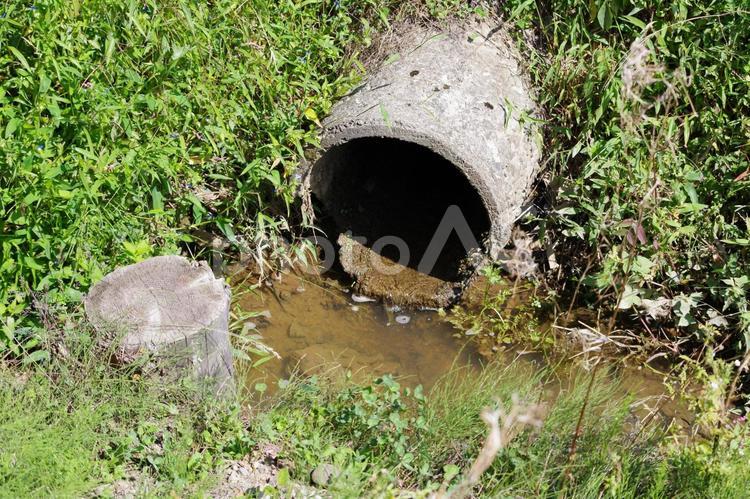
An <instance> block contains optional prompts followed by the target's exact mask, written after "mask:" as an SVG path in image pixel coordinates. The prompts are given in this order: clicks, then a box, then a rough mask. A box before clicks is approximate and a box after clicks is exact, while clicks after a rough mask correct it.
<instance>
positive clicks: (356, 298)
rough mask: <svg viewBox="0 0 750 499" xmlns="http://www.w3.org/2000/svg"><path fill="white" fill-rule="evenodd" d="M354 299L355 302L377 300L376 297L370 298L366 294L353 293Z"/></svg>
mask: <svg viewBox="0 0 750 499" xmlns="http://www.w3.org/2000/svg"><path fill="white" fill-rule="evenodd" d="M352 301H353V302H355V303H367V302H371V301H375V298H370V297H369V296H364V295H357V294H353V295H352Z"/></svg>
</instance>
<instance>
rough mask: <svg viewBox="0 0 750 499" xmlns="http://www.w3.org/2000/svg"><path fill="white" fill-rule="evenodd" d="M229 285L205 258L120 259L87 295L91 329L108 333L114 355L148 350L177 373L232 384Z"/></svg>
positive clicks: (129, 357) (221, 387)
mask: <svg viewBox="0 0 750 499" xmlns="http://www.w3.org/2000/svg"><path fill="white" fill-rule="evenodd" d="M230 296H231V293H230V291H229V287H228V286H227V285H226V284H225V282H224V280H223V279H216V278H215V277H214V275H213V272H212V271H211V269H210V268H209V266H208V265H207V264H206V263H205V262H200V263H198V262H195V263H193V262H190V261H189V260H187V259H186V258H183V257H179V256H159V257H154V258H150V259H148V260H145V261H143V262H140V263H137V264H135V265H129V266H127V267H122V268H119V269H117V270H115V271H114V272H112V273H111V274H109V275H107V276H106V277H105V278H104V279H102V280H101V281H100V282H99V283H97V284H96V285H95V286H93V287H92V288H91V290H90V292H89V294H88V296H87V297H86V299H85V301H84V306H85V309H86V314H87V316H88V318H89V320H90V321H91V323H92V324H93V325H94V327H95V329H96V330H97V331H98V332H100V333H102V334H107V335H113V336H112V337H113V339H114V341H116V342H117V345H116V348H115V360H116V361H117V362H119V363H129V362H133V361H134V360H135V359H136V358H138V357H139V356H140V355H143V354H145V353H150V354H154V356H155V358H157V359H158V360H159V362H163V363H164V364H163V365H164V366H165V367H166V368H167V369H169V370H172V371H173V372H174V373H175V374H177V375H180V376H183V375H192V376H195V377H197V378H199V379H203V380H208V381H209V382H210V384H211V385H212V386H213V387H214V388H215V391H216V392H217V393H222V392H225V391H226V390H228V389H229V390H233V387H234V384H233V383H234V382H233V373H234V368H233V363H232V348H231V345H230V342H229V305H230Z"/></svg>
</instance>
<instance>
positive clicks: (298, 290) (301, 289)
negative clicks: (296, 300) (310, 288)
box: [294, 286, 305, 294]
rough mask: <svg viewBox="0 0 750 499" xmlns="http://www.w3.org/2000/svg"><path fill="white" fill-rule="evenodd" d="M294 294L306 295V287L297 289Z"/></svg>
mask: <svg viewBox="0 0 750 499" xmlns="http://www.w3.org/2000/svg"><path fill="white" fill-rule="evenodd" d="M294 292H295V293H297V294H301V293H304V292H305V287H304V286H297V289H295V290H294Z"/></svg>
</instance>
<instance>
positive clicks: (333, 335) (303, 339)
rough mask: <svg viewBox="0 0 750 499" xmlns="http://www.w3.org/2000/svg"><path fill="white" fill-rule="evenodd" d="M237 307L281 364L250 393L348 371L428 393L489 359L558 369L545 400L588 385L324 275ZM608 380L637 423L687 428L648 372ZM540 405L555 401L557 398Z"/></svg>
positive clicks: (687, 417)
mask: <svg viewBox="0 0 750 499" xmlns="http://www.w3.org/2000/svg"><path fill="white" fill-rule="evenodd" d="M477 283H478V284H477V288H476V289H477V293H479V291H482V292H483V291H484V289H486V286H487V282H486V281H485V280H483V279H478V280H477ZM490 289H491V290H492V289H495V288H494V286H491V287H490ZM475 298H478V297H475ZM361 299H362V298H361V297H360V298H359V300H361ZM519 299H521V298H519ZM240 307H241V308H242V309H243V310H244V311H246V312H255V313H257V314H258V315H257V316H255V317H253V318H251V319H249V321H252V322H253V323H254V324H255V327H254V332H256V333H258V334H260V335H261V336H262V338H263V342H264V343H266V344H267V345H268V346H270V347H271V348H273V349H274V350H275V351H276V352H278V354H279V355H280V357H281V358H280V359H276V358H274V359H271V360H270V361H269V362H267V363H265V364H263V365H262V366H260V367H258V368H255V369H252V370H250V372H249V374H248V378H247V382H248V385H249V386H251V387H252V386H253V385H254V384H255V383H257V382H261V381H262V382H265V384H266V385H267V386H268V387H269V391H271V392H272V391H274V389H275V386H276V381H277V380H280V379H287V378H289V376H290V375H291V374H292V373H294V372H298V373H301V374H303V375H314V374H322V373H325V374H326V375H327V376H329V377H330V376H333V377H337V376H341V377H343V376H344V375H345V374H346V372H347V371H348V372H350V373H351V375H352V378H353V380H354V381H355V382H367V381H368V380H369V379H371V377H372V376H379V375H384V374H391V375H394V376H395V377H397V378H399V379H400V380H401V382H402V384H404V385H406V386H412V387H413V386H416V385H420V384H421V385H423V386H424V387H425V388H427V389H429V388H431V387H432V386H433V385H434V384H435V383H436V382H437V381H438V380H439V379H440V378H441V377H442V376H443V375H444V374H446V373H448V372H450V371H452V370H453V368H454V367H457V366H469V367H470V369H468V370H463V371H462V372H463V373H465V374H463V375H466V376H472V375H473V374H472V373H478V372H479V370H480V369H481V368H482V363H483V361H484V360H487V359H492V360H498V359H500V362H503V360H502V359H506V360H505V361H506V362H507V363H508V364H510V363H512V362H519V361H521V362H524V363H526V364H529V365H531V366H533V369H535V370H538V369H544V366H548V365H550V364H555V365H556V367H555V368H554V374H555V376H554V379H553V380H551V381H548V382H547V383H546V384H545V386H546V390H545V391H546V392H547V393H548V395H549V394H556V393H559V392H560V391H562V390H569V389H572V388H573V386H574V384H575V383H577V382H580V380H581V379H583V380H584V382H585V376H584V377H581V376H580V373H581V370H580V368H578V367H576V366H577V363H575V362H569V361H568V362H562V363H560V364H558V363H556V362H555V361H551V360H549V359H545V358H544V356H542V355H540V354H523V353H522V352H518V351H514V350H513V349H512V348H510V349H507V350H505V351H500V352H492V351H490V350H489V349H486V348H483V347H482V345H481V344H478V343H476V342H475V341H471V342H469V341H467V339H466V338H465V337H462V335H461V333H460V332H459V331H457V330H455V329H454V328H453V326H451V325H450V324H449V323H447V322H446V321H445V320H444V319H443V317H441V315H440V314H438V313H436V312H434V311H430V310H422V311H415V310H402V309H398V307H396V308H394V307H392V306H390V305H385V304H383V303H379V302H360V301H355V299H354V295H353V294H352V292H351V287H350V286H349V285H348V284H347V283H342V282H341V281H338V280H336V279H331V278H328V277H326V276H319V275H311V274H295V273H292V272H287V273H283V274H282V278H281V279H280V280H279V281H274V282H273V285H272V286H269V285H265V284H264V285H263V286H260V287H259V288H258V289H255V290H253V291H251V292H246V293H243V294H242V296H241V298H240ZM397 317H401V319H400V320H402V321H403V317H408V322H407V323H406V324H400V323H399V322H397V320H396V319H397ZM614 364H618V363H617V362H615V363H614ZM662 367H663V366H662ZM612 375H614V376H615V378H616V382H617V383H618V384H619V388H618V389H617V394H618V395H621V396H626V395H631V396H632V397H633V398H634V403H633V408H632V412H633V414H634V416H637V417H638V418H644V417H648V418H650V419H656V420H657V421H661V423H662V424H663V425H665V426H666V425H667V424H669V423H670V422H677V423H678V424H679V425H680V426H682V427H683V428H685V427H688V426H689V425H690V424H691V422H692V420H693V417H692V415H691V414H690V412H689V411H688V410H687V408H686V406H685V404H684V403H681V402H679V401H678V400H676V399H675V397H672V396H669V395H667V392H666V390H665V386H664V383H663V375H660V374H659V373H658V372H655V371H651V370H649V369H648V368H645V367H644V368H637V367H622V366H620V367H619V368H617V369H601V370H600V371H599V379H600V381H604V382H607V381H606V378H607V377H608V376H612ZM612 382H615V379H613V380H612ZM545 398H548V399H549V400H552V399H554V395H551V396H549V397H545Z"/></svg>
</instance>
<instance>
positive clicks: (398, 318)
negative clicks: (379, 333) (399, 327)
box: [396, 315, 411, 324]
mask: <svg viewBox="0 0 750 499" xmlns="http://www.w3.org/2000/svg"><path fill="white" fill-rule="evenodd" d="M410 320H411V317H409V316H408V315H397V316H396V322H398V323H399V324H409V321H410Z"/></svg>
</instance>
